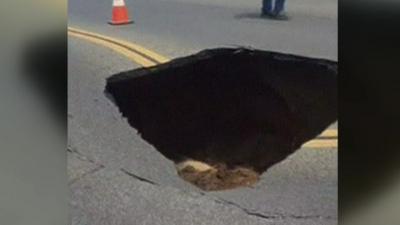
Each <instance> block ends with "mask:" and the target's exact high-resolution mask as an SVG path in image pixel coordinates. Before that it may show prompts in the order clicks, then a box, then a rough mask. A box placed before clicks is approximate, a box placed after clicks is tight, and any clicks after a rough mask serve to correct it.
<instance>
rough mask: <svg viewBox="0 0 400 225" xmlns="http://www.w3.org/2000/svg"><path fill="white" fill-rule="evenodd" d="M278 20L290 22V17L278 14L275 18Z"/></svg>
mask: <svg viewBox="0 0 400 225" xmlns="http://www.w3.org/2000/svg"><path fill="white" fill-rule="evenodd" d="M274 19H276V20H289V17H288V16H287V15H286V14H278V15H276V16H275V17H274Z"/></svg>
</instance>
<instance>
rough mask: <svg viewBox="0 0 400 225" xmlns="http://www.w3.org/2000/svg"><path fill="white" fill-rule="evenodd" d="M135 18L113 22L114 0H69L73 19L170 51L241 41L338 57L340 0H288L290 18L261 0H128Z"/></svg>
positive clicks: (93, 28)
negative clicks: (266, 8)
mask: <svg viewBox="0 0 400 225" xmlns="http://www.w3.org/2000/svg"><path fill="white" fill-rule="evenodd" d="M126 4H127V6H128V8H129V10H130V14H131V18H132V19H133V20H134V21H135V24H133V25H130V26H125V27H112V26H108V25H107V24H106V23H107V21H108V20H109V19H110V17H111V3H110V2H108V1H96V0H85V1H81V0H70V1H69V25H71V26H75V27H79V28H83V29H87V30H90V31H95V32H99V33H102V34H106V35H110V36H113V37H120V38H123V39H126V40H131V41H134V42H138V43H141V44H143V45H144V46H146V47H148V48H151V49H154V50H156V51H157V52H160V53H162V54H164V55H166V56H169V57H177V56H183V55H187V54H192V53H194V52H197V51H200V50H203V49H205V48H213V47H221V46H230V45H240V46H251V47H253V48H260V49H264V50H277V51H281V52H288V53H295V54H300V55H306V56H314V57H322V58H327V59H332V60H337V1H336V0H304V1H303V0H288V1H287V8H288V14H289V15H290V16H291V20H289V21H271V20H267V19H261V18H259V17H258V14H259V13H260V7H261V0H247V1H239V0H234V1H231V0H215V1H211V0H206V1H198V0H126Z"/></svg>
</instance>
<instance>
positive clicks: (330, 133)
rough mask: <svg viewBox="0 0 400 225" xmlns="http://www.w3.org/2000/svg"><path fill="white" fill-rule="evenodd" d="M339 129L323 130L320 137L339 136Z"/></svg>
mask: <svg viewBox="0 0 400 225" xmlns="http://www.w3.org/2000/svg"><path fill="white" fill-rule="evenodd" d="M337 136H338V130H337V129H327V130H325V131H324V132H322V133H321V134H320V135H319V136H318V137H324V138H325V137H328V138H337Z"/></svg>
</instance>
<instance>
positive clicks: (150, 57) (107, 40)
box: [68, 27, 169, 67]
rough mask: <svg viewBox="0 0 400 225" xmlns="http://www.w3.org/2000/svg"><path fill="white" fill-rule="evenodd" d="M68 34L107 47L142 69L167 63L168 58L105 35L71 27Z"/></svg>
mask: <svg viewBox="0 0 400 225" xmlns="http://www.w3.org/2000/svg"><path fill="white" fill-rule="evenodd" d="M68 34H69V35H71V36H74V37H78V38H81V39H85V40H88V41H90V42H93V43H96V44H99V45H102V46H104V47H108V48H110V49H112V50H114V51H116V52H119V53H121V54H123V55H125V56H126V57H128V58H129V59H131V60H133V61H135V62H136V63H139V64H140V65H142V66H144V67H149V66H154V65H156V64H159V63H165V62H168V61H169V59H168V58H166V57H164V56H161V55H160V54H157V53H155V52H153V51H151V50H149V49H146V48H144V47H142V46H139V45H137V44H134V43H131V42H127V41H123V40H119V39H116V38H112V37H108V36H105V35H100V34H96V33H92V32H88V31H84V30H80V29H76V28H71V27H68Z"/></svg>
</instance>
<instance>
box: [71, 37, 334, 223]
mask: <svg viewBox="0 0 400 225" xmlns="http://www.w3.org/2000/svg"><path fill="white" fill-rule="evenodd" d="M135 67H137V65H135V64H134V63H132V62H129V61H127V59H125V58H123V57H121V56H119V55H117V54H116V53H114V52H112V51H111V50H108V49H105V48H102V47H98V46H96V45H93V44H90V43H87V42H84V41H82V40H79V39H75V38H70V40H69V103H68V104H69V109H68V111H69V112H68V114H69V150H68V172H69V175H70V190H71V211H72V219H73V224H96V225H97V224H326V225H329V224H336V218H337V211H336V206H337V197H336V196H337V164H336V162H337V150H335V149H322V150H311V149H302V150H299V151H298V152H297V153H295V154H293V155H292V156H290V157H289V158H288V159H287V160H285V161H283V162H282V163H280V164H278V165H276V166H274V167H272V168H271V169H270V170H269V171H268V172H267V173H266V174H264V175H263V177H262V180H261V181H260V182H259V183H258V184H257V185H256V186H255V187H254V188H240V189H236V190H232V191H223V192H213V193H204V192H202V191H200V190H198V189H197V188H195V187H193V186H191V185H189V184H188V183H186V182H184V181H183V180H181V179H180V178H179V177H178V176H177V174H176V171H175V168H174V166H173V163H172V162H171V161H169V160H168V159H166V158H165V157H163V156H162V155H161V154H160V153H158V152H157V151H156V149H154V148H153V147H152V146H151V145H149V144H148V143H146V142H145V141H143V140H142V139H141V138H140V137H139V136H138V135H137V133H136V130H135V129H134V128H132V127H130V126H129V125H128V123H127V121H126V119H125V118H122V117H121V115H120V113H119V112H118V109H117V108H116V107H115V106H114V105H113V104H112V103H111V102H110V101H109V99H107V98H106V96H105V95H104V94H103V90H104V86H105V78H106V77H108V76H110V75H111V74H114V73H117V72H120V71H122V70H128V69H132V68H135Z"/></svg>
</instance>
